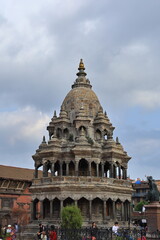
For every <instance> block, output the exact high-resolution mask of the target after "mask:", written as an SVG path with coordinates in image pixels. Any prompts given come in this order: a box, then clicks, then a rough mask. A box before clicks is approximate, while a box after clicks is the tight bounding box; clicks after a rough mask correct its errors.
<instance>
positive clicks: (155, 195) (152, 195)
mask: <svg viewBox="0 0 160 240" xmlns="http://www.w3.org/2000/svg"><path fill="white" fill-rule="evenodd" d="M147 179H148V184H149V191H148V194H147V200H148V201H150V202H157V201H159V196H160V194H159V191H158V188H157V185H156V183H155V181H154V179H153V178H152V176H149V177H147Z"/></svg>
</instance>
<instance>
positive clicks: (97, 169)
mask: <svg viewBox="0 0 160 240" xmlns="http://www.w3.org/2000/svg"><path fill="white" fill-rule="evenodd" d="M96 173H97V174H96V176H97V177H99V164H98V163H97V164H96Z"/></svg>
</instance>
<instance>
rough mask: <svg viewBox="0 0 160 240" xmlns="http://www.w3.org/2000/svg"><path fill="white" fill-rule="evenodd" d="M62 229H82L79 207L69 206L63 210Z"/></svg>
mask: <svg viewBox="0 0 160 240" xmlns="http://www.w3.org/2000/svg"><path fill="white" fill-rule="evenodd" d="M61 216H62V227H64V228H68V229H71V228H72V229H77V228H81V227H82V216H81V211H80V209H79V208H78V207H77V206H74V205H68V206H66V207H64V208H63V209H62V212H61Z"/></svg>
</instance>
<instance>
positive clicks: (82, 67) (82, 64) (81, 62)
mask: <svg viewBox="0 0 160 240" xmlns="http://www.w3.org/2000/svg"><path fill="white" fill-rule="evenodd" d="M81 69H83V70H85V67H84V63H83V59H81V60H80V63H79V68H78V70H81Z"/></svg>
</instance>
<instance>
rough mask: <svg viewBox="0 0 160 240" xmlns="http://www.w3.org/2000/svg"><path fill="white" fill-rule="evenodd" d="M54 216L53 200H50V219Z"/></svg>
mask: <svg viewBox="0 0 160 240" xmlns="http://www.w3.org/2000/svg"><path fill="white" fill-rule="evenodd" d="M52 218H53V200H50V219H52Z"/></svg>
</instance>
